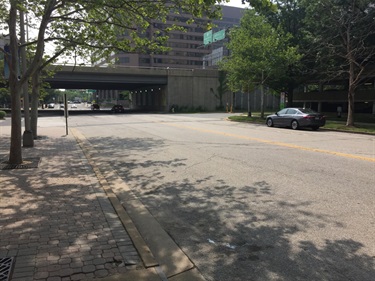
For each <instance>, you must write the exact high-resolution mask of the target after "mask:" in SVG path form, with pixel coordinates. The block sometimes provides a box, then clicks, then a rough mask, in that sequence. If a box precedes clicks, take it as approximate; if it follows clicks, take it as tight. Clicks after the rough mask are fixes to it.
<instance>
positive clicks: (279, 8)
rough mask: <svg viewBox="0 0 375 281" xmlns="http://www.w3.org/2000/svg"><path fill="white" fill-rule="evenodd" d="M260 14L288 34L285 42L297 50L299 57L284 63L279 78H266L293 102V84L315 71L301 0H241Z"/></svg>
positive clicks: (300, 82) (295, 85) (301, 82)
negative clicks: (305, 29) (282, 73)
mask: <svg viewBox="0 0 375 281" xmlns="http://www.w3.org/2000/svg"><path fill="white" fill-rule="evenodd" d="M243 2H247V3H249V4H250V6H251V7H252V8H253V9H254V10H255V11H256V12H257V13H259V14H260V15H263V16H264V17H265V18H266V19H267V21H268V22H269V23H270V24H271V25H272V27H273V28H275V29H279V30H282V31H283V32H284V33H286V34H288V36H289V40H288V44H289V46H292V47H294V48H296V50H298V52H299V54H301V57H300V60H298V62H296V63H291V64H289V65H288V69H287V71H285V72H284V75H283V76H279V79H274V80H272V81H271V82H270V84H271V85H269V86H271V87H272V88H273V89H275V90H276V91H278V92H288V106H292V104H293V92H294V89H295V88H296V87H298V86H299V85H301V84H304V83H305V81H306V80H308V79H310V77H311V75H315V74H316V72H315V71H314V65H313V64H312V60H311V59H310V57H311V55H310V54H309V53H310V42H308V41H307V40H306V37H305V33H304V24H305V23H304V19H305V10H304V8H303V6H301V4H300V2H301V0H244V1H243Z"/></svg>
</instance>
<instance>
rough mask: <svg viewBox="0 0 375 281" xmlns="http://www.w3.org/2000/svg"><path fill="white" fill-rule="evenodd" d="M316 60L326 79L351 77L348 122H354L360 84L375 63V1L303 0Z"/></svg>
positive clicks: (349, 123)
mask: <svg viewBox="0 0 375 281" xmlns="http://www.w3.org/2000/svg"><path fill="white" fill-rule="evenodd" d="M303 5H304V6H305V9H306V15H307V17H306V23H307V31H308V32H309V33H308V34H309V36H310V41H311V44H312V45H313V46H314V47H315V49H316V56H315V59H316V63H317V64H318V65H319V66H320V69H321V70H322V73H323V74H324V75H325V77H326V80H329V79H345V80H346V81H348V83H347V88H348V117H347V121H346V125H347V126H353V125H354V102H355V91H356V89H357V87H358V86H359V85H360V84H361V83H363V79H366V75H364V74H365V73H366V72H368V73H367V75H369V72H370V71H371V70H373V69H374V67H375V20H374V18H375V5H374V2H373V1H372V0H321V1H307V0H304V1H303Z"/></svg>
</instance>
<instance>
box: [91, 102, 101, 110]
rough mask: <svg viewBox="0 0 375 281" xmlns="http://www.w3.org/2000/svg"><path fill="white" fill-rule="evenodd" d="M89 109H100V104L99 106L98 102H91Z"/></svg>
mask: <svg viewBox="0 0 375 281" xmlns="http://www.w3.org/2000/svg"><path fill="white" fill-rule="evenodd" d="M91 110H100V106H99V104H97V103H93V104H92V105H91Z"/></svg>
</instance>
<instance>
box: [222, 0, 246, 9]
mask: <svg viewBox="0 0 375 281" xmlns="http://www.w3.org/2000/svg"><path fill="white" fill-rule="evenodd" d="M225 5H226V6H232V7H238V8H247V7H248V5H249V3H247V4H246V5H243V4H242V0H230V1H229V2H228V3H226V4H225Z"/></svg>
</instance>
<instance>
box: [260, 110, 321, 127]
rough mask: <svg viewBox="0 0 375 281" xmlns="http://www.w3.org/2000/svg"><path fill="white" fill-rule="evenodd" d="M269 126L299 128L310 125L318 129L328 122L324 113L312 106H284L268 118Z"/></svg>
mask: <svg viewBox="0 0 375 281" xmlns="http://www.w3.org/2000/svg"><path fill="white" fill-rule="evenodd" d="M266 124H267V126H268V127H273V126H277V127H291V128H292V129H293V130H297V129H298V128H302V127H309V128H311V129H313V130H318V129H319V127H322V126H324V125H325V124H326V118H325V116H324V115H323V114H321V113H318V112H315V111H314V110H312V109H310V108H290V107H289V108H284V109H282V110H280V111H278V112H276V113H275V114H272V115H268V116H267V118H266Z"/></svg>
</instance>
